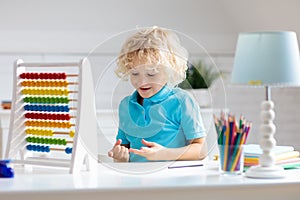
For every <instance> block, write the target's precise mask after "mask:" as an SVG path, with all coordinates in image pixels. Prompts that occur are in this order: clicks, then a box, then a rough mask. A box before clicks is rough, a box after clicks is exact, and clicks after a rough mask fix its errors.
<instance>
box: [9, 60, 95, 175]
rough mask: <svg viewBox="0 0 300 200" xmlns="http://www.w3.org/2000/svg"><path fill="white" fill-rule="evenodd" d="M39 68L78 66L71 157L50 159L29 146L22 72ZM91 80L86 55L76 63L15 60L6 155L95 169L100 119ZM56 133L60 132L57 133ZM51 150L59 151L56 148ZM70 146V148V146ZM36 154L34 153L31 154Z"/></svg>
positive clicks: (71, 168)
mask: <svg viewBox="0 0 300 200" xmlns="http://www.w3.org/2000/svg"><path fill="white" fill-rule="evenodd" d="M36 67H38V68H43V69H46V70H49V69H51V70H53V69H59V68H63V69H64V68H68V67H70V68H74V67H77V68H78V74H77V75H76V74H75V76H77V77H78V78H77V80H78V81H77V83H78V91H75V93H76V96H77V99H73V100H74V101H77V102H76V108H75V109H74V110H72V113H74V116H75V117H76V118H75V119H74V122H75V123H74V124H73V126H74V129H75V130H74V131H73V134H74V137H73V141H72V142H69V143H72V148H71V152H72V153H71V156H69V157H68V158H61V157H59V158H55V157H54V158H53V157H50V158H49V157H47V156H46V157H45V154H46V153H40V152H37V153H32V152H29V150H28V148H26V126H25V122H26V118H25V114H26V110H25V109H24V101H23V99H22V94H21V93H22V90H21V89H22V87H23V86H22V84H21V83H22V82H21V78H20V75H21V74H22V73H25V72H27V71H26V69H30V68H31V69H32V68H36ZM49 74H51V73H49ZM92 80H93V79H92V71H91V67H90V63H89V61H88V59H87V58H84V59H82V60H80V61H79V62H74V63H24V62H23V61H22V60H21V59H18V60H16V61H15V64H14V75H13V94H12V108H11V115H10V126H9V135H8V142H7V148H6V154H5V157H6V158H7V159H11V160H12V162H14V163H20V164H28V165H42V166H47V167H63V168H68V170H69V173H76V172H79V171H81V170H82V169H83V166H85V168H86V170H88V171H94V170H95V169H96V165H97V119H96V109H95V97H94V86H93V82H92ZM26 84H28V83H26ZM71 84H74V83H71ZM43 87H44V86H43ZM58 87H59V86H58ZM34 92H36V91H34ZM68 98H69V97H68ZM27 105H29V104H27ZM31 114H32V113H31ZM27 116H28V115H27ZM29 116H32V115H29ZM38 116H41V115H38ZM42 116H44V115H42ZM53 121H54V120H50V123H54V122H53ZM71 132H72V131H71ZM57 134H61V133H59V132H58V133H57ZM31 139H32V138H31ZM51 141H52V140H51ZM65 143H66V142H65ZM32 146H35V145H31V146H30V147H32ZM38 146H39V145H38ZM52 149H54V150H59V149H56V148H52ZM67 149H68V151H70V148H67ZM47 150H48V152H49V146H47ZM44 152H46V151H44ZM33 154H34V155H35V156H32V155H33ZM66 157H67V156H66Z"/></svg>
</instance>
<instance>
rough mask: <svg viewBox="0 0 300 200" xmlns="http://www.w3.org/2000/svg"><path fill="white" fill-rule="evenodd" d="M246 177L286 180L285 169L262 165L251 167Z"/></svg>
mask: <svg viewBox="0 0 300 200" xmlns="http://www.w3.org/2000/svg"><path fill="white" fill-rule="evenodd" d="M245 175H246V176H247V177H249V178H267V179H275V178H284V177H285V173H284V169H283V168H282V167H280V166H275V165H273V166H269V167H263V166H261V165H258V166H252V167H250V168H249V169H248V170H247V171H246V173H245Z"/></svg>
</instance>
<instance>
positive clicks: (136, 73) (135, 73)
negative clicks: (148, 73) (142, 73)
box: [131, 72, 139, 76]
mask: <svg viewBox="0 0 300 200" xmlns="http://www.w3.org/2000/svg"><path fill="white" fill-rule="evenodd" d="M131 75H132V76H137V75H139V73H138V72H131Z"/></svg>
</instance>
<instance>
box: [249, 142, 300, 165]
mask: <svg viewBox="0 0 300 200" xmlns="http://www.w3.org/2000/svg"><path fill="white" fill-rule="evenodd" d="M272 152H273V153H274V155H275V164H276V165H279V166H282V167H283V168H284V169H291V168H297V167H300V157H299V155H300V153H299V151H295V149H294V147H292V146H275V147H274V148H273V149H272ZM261 154H262V150H261V148H260V146H259V145H258V144H247V145H244V166H245V167H249V166H253V165H258V164H259V156H260V155H261Z"/></svg>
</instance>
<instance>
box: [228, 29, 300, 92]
mask: <svg viewBox="0 0 300 200" xmlns="http://www.w3.org/2000/svg"><path fill="white" fill-rule="evenodd" d="M231 83H232V84H241V85H255V86H300V57H299V48H298V41H297V36H296V33H294V32H289V31H282V32H248V33H241V34H239V38H238V42H237V47H236V54H235V58H234V66H233V71H232V77H231Z"/></svg>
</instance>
